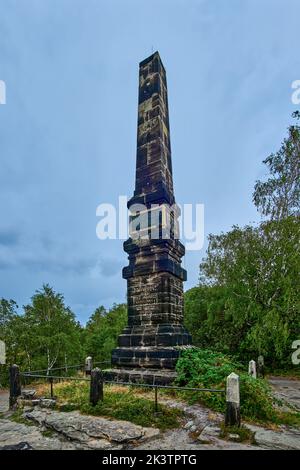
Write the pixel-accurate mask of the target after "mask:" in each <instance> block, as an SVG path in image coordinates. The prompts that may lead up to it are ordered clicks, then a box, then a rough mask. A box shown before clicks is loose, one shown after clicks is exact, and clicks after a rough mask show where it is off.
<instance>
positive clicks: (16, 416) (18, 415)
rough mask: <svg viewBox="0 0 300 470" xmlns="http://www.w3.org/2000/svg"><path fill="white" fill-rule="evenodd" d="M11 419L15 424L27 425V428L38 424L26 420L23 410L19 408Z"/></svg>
mask: <svg viewBox="0 0 300 470" xmlns="http://www.w3.org/2000/svg"><path fill="white" fill-rule="evenodd" d="M9 419H10V420H11V421H13V422H14V423H19V424H25V425H26V426H37V424H35V423H34V422H33V421H30V420H29V419H26V418H24V416H23V409H22V408H19V409H18V410H16V411H15V412H14V413H13V414H12V415H10V417H9Z"/></svg>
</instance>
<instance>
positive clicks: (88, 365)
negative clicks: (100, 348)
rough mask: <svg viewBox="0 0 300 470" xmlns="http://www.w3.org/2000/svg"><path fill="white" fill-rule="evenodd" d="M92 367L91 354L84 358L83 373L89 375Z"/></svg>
mask: <svg viewBox="0 0 300 470" xmlns="http://www.w3.org/2000/svg"><path fill="white" fill-rule="evenodd" d="M92 368H93V359H92V357H91V356H88V357H87V358H86V359H85V366H84V370H85V375H91V371H92Z"/></svg>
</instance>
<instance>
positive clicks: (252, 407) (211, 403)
mask: <svg viewBox="0 0 300 470" xmlns="http://www.w3.org/2000/svg"><path fill="white" fill-rule="evenodd" d="M176 370H177V373H178V378H177V383H178V384H179V385H181V386H183V385H185V386H188V387H199V388H215V389H225V388H226V378H227V376H228V375H229V374H230V373H231V372H235V373H236V374H238V375H239V376H240V395H241V415H242V417H243V418H248V419H252V420H256V421H272V422H274V421H276V412H275V410H274V408H273V398H272V395H271V390H270V387H269V386H268V384H267V383H266V381H265V380H263V379H253V378H252V377H250V376H249V375H248V374H247V373H246V372H245V370H243V366H242V365H241V364H240V363H239V362H237V361H235V360H234V359H232V358H231V357H230V356H227V355H225V354H222V353H218V352H213V351H211V350H209V349H198V348H191V349H187V350H186V351H184V352H183V353H182V355H181V357H180V359H179V360H178V362H177V367H176ZM191 393H192V392H186V393H185V395H186V396H191ZM187 394H189V395H187ZM191 399H192V400H194V401H195V400H200V401H201V402H202V403H204V404H205V405H207V406H208V407H210V408H212V409H213V410H215V411H219V412H224V411H225V407H226V403H225V393H216V392H199V393H198V392H194V393H193V394H192V396H191Z"/></svg>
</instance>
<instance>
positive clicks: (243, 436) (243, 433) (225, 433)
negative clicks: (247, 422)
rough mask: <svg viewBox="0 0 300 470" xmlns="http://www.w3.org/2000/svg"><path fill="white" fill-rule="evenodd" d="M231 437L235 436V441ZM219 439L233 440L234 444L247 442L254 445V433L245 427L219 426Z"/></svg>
mask: <svg viewBox="0 0 300 470" xmlns="http://www.w3.org/2000/svg"><path fill="white" fill-rule="evenodd" d="M233 436H236V439H233ZM220 438H221V439H226V440H234V441H236V442H247V443H249V444H254V443H255V441H254V433H253V432H252V431H250V429H248V428H246V426H243V425H242V426H240V427H238V426H225V425H224V424H223V423H222V424H221V431H220Z"/></svg>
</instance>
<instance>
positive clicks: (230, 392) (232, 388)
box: [225, 372, 241, 426]
mask: <svg viewBox="0 0 300 470" xmlns="http://www.w3.org/2000/svg"><path fill="white" fill-rule="evenodd" d="M240 425H241V415H240V378H239V376H238V375H237V374H235V373H234V372H232V373H231V374H230V375H228V377H227V381H226V414H225V426H240Z"/></svg>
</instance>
